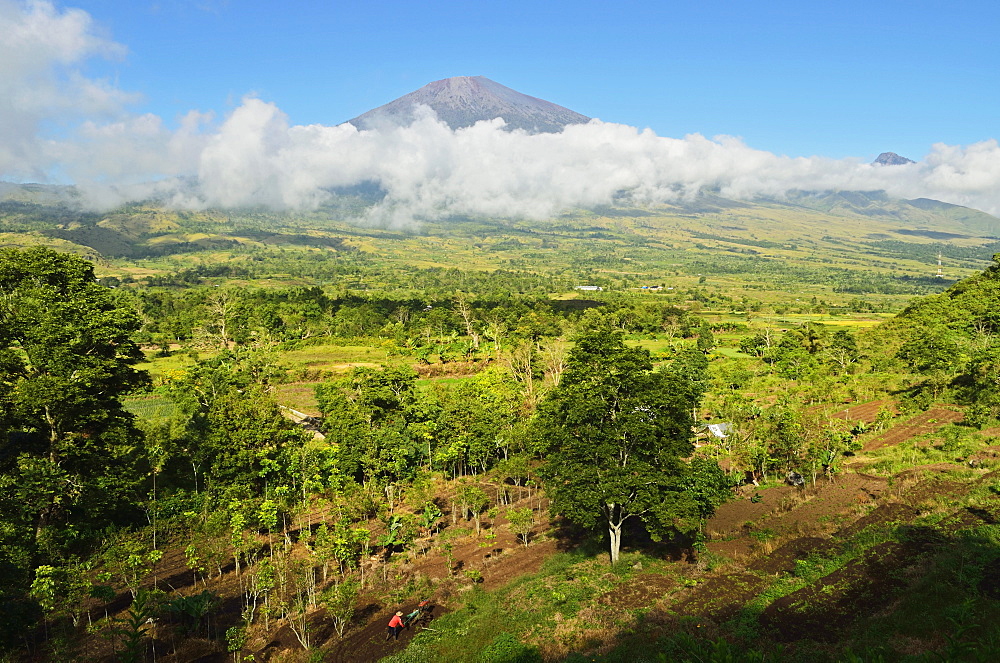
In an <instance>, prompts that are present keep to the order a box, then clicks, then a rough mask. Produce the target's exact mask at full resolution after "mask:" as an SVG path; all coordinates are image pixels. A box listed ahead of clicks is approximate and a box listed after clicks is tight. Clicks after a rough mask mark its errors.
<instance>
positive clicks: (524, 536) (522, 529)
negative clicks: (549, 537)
mask: <svg viewBox="0 0 1000 663" xmlns="http://www.w3.org/2000/svg"><path fill="white" fill-rule="evenodd" d="M504 515H506V516H507V520H508V521H509V522H510V529H511V531H512V532H514V534H516V535H517V536H518V538H519V539H521V543H523V544H524V545H525V546H527V545H528V537H529V536H530V535H531V530H532V528H533V527H534V526H535V511H534V510H533V509H532V508H530V507H524V508H523V509H507V512H506V514H504Z"/></svg>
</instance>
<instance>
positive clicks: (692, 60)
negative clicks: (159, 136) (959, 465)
mask: <svg viewBox="0 0 1000 663" xmlns="http://www.w3.org/2000/svg"><path fill="white" fill-rule="evenodd" d="M57 6H58V7H79V8H82V9H84V10H85V11H87V12H88V13H89V14H90V15H91V16H92V17H93V19H94V20H95V22H96V23H97V25H98V27H99V28H101V29H103V30H105V31H106V35H107V36H108V37H109V38H110V39H112V40H114V41H116V42H118V43H120V44H123V45H125V46H126V47H127V49H128V52H127V54H125V55H124V57H122V58H121V59H118V60H117V61H114V62H110V63H109V62H105V61H101V60H94V61H91V62H90V63H89V64H88V71H89V72H93V74H94V75H102V76H109V77H112V79H113V80H114V81H116V83H117V85H118V86H119V87H120V88H122V89H123V90H126V91H131V92H140V93H141V94H142V95H143V101H142V102H141V103H140V104H138V105H136V106H134V109H135V110H136V111H150V112H153V113H156V114H158V115H160V116H162V117H163V118H165V119H166V120H167V121H168V122H170V121H173V119H174V118H175V117H177V116H178V115H180V114H182V113H184V112H187V111H189V110H192V109H198V110H202V111H207V110H214V111H216V112H217V113H219V114H224V113H226V112H227V110H231V109H232V108H233V107H235V106H236V105H238V103H239V100H240V99H241V98H242V97H243V96H245V95H247V94H253V95H256V96H258V97H259V98H261V99H262V100H265V101H269V102H273V103H274V104H275V105H277V106H278V107H279V108H280V109H281V110H282V111H284V112H285V113H287V114H288V116H289V118H290V120H291V122H292V123H293V124H311V123H320V124H335V123H337V122H340V121H343V120H346V119H349V118H351V117H354V116H355V115H358V114H360V113H362V112H364V111H366V110H368V109H370V108H373V107H375V106H378V105H381V104H383V103H386V102H388V101H391V100H392V99H395V98H397V97H399V96H402V95H403V94H405V93H407V92H410V91H412V90H414V89H416V88H418V87H420V86H422V85H424V84H426V83H428V82H430V81H433V80H437V79H440V78H446V77H449V76H456V75H483V76H486V77H488V78H492V79H493V80H495V81H497V82H499V83H502V84H504V85H507V86H508V87H512V88H514V89H516V90H518V91H521V92H524V93H526V94H531V95H533V96H538V97H542V98H544V99H547V100H549V101H553V102H555V103H558V104H561V105H563V106H567V107H569V108H571V109H573V110H576V111H578V112H581V113H584V114H586V115H590V116H593V117H599V118H601V119H603V120H605V121H609V122H619V123H624V124H629V125H632V126H636V127H639V128H644V127H650V128H651V129H653V130H654V131H655V132H656V133H657V134H659V135H661V136H673V137H681V136H684V135H685V134H689V133H701V134H703V135H705V136H709V137H711V136H715V135H718V134H727V135H734V136H740V137H742V138H743V139H744V140H745V142H746V143H747V144H748V145H749V146H751V147H754V148H757V149H762V150H768V151H771V152H775V153H777V154H779V155H789V156H811V155H821V156H828V157H833V158H840V157H846V156H854V157H859V158H864V159H870V158H872V157H874V156H875V155H877V154H878V153H879V152H881V151H883V150H893V151H896V152H899V153H900V154H904V155H907V156H910V157H911V158H914V159H919V158H921V157H922V156H923V155H925V154H926V153H927V152H928V150H929V149H930V146H931V145H932V144H933V143H936V142H945V143H949V144H963V145H964V144H969V143H974V142H977V141H982V140H984V139H988V138H994V137H996V136H997V134H998V131H997V124H998V116H1000V98H998V96H1000V92H998V90H1000V85H998V83H1000V80H998V77H1000V76H998V73H1000V39H998V38H997V37H996V33H997V31H998V29H1000V3H997V2H995V1H994V2H969V1H962V0H958V1H954V0H953V1H952V2H937V1H933V2H928V1H926V0H909V1H907V2H897V1H884V0H874V1H869V2H855V1H851V2H838V3H816V2H803V1H801V0H799V1H797V2H785V1H772V2H762V1H756V0H748V1H742V2H741V1H737V0H732V1H729V2H718V1H706V2H697V3H695V2H690V0H687V1H684V2H676V1H670V2H660V3H652V2H619V3H609V2H606V1H602V2H591V1H580V0H578V1H575V2H523V1H521V0H514V1H508V2H504V3H482V2H428V3H416V2H412V1H411V2H385V1H381V2H380V1H378V0H374V1H372V2H354V1H350V2H337V1H331V2H321V1H316V2H306V1H301V0H289V1H286V2H281V3H278V2H268V1H260V0H190V1H189V0H157V1H155V2H154V1H148V0H130V1H122V0H80V1H78V2H72V3H62V4H59V5H57Z"/></svg>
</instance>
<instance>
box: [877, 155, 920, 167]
mask: <svg viewBox="0 0 1000 663" xmlns="http://www.w3.org/2000/svg"><path fill="white" fill-rule="evenodd" d="M908 163H916V161H914V160H913V159H907V158H906V157H901V156H899V155H898V154H896V153H895V152H883V153H882V154H880V155H878V156H877V157H875V161H872V164H877V165H879V166H905V165H906V164H908Z"/></svg>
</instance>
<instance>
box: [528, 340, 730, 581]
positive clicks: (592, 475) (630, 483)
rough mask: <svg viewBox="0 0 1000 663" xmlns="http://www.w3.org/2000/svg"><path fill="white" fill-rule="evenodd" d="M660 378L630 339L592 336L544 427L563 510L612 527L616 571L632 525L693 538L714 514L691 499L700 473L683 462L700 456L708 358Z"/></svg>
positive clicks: (677, 364) (543, 414) (554, 493)
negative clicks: (696, 416) (700, 409)
mask: <svg viewBox="0 0 1000 663" xmlns="http://www.w3.org/2000/svg"><path fill="white" fill-rule="evenodd" d="M652 368H653V366H652V362H651V360H650V357H649V353H648V352H647V351H645V350H643V349H637V348H630V347H628V346H626V345H625V343H624V341H623V339H622V337H621V335H620V334H616V333H614V332H611V331H610V330H601V331H597V332H590V333H586V334H583V335H581V336H579V337H577V338H576V346H575V347H574V349H573V351H572V352H571V353H570V355H569V358H568V362H567V368H566V371H565V372H564V373H563V376H562V379H561V381H560V383H559V385H558V386H557V387H556V388H555V389H553V390H552V392H551V393H550V394H549V395H548V397H547V398H546V399H545V400H544V401H543V402H542V403H541V404H540V405H539V408H538V415H537V417H536V419H535V422H534V425H535V429H534V439H535V440H536V441H537V442H536V444H537V445H538V449H539V452H540V453H541V455H542V457H543V458H544V459H545V465H544V466H543V469H542V476H543V478H544V479H545V481H546V485H547V486H548V491H549V494H550V495H551V497H552V508H553V510H554V511H555V512H557V513H560V514H562V515H564V516H566V517H567V518H569V519H570V520H572V521H574V522H577V523H579V524H580V525H583V526H585V527H597V526H599V525H606V526H607V527H608V528H609V531H610V534H611V559H612V562H616V561H617V559H618V552H619V546H620V533H621V526H622V523H623V522H624V521H625V520H626V519H628V518H630V517H640V518H642V520H643V521H644V522H645V523H646V526H647V527H648V528H649V529H650V531H651V533H652V534H653V536H657V537H659V536H663V535H668V534H671V533H683V534H690V533H693V532H694V531H696V530H697V529H698V526H699V525H700V519H699V514H700V513H704V512H706V511H710V510H711V507H710V506H708V505H707V504H706V505H702V504H700V503H699V501H698V500H699V497H700V496H692V495H690V494H689V493H688V492H687V490H686V485H685V484H686V480H687V478H688V477H689V476H690V467H689V466H688V465H687V464H686V463H684V462H683V461H682V460H681V459H682V458H684V457H686V456H688V455H690V453H691V451H692V448H693V447H692V443H691V424H692V419H691V414H690V413H691V410H692V408H693V407H694V406H695V405H696V404H697V402H698V400H699V399H700V396H701V393H702V390H703V388H704V386H703V384H704V381H703V371H704V358H703V356H701V355H700V353H695V354H686V355H679V356H678V358H677V359H676V360H675V361H674V363H673V364H672V365H671V366H669V367H667V368H666V369H664V370H660V371H656V372H654V371H653V370H652ZM706 468H707V466H705V467H704V468H703V469H705V470H706V471H707V469H706ZM708 492H709V493H711V492H713V491H708ZM703 507H704V508H703Z"/></svg>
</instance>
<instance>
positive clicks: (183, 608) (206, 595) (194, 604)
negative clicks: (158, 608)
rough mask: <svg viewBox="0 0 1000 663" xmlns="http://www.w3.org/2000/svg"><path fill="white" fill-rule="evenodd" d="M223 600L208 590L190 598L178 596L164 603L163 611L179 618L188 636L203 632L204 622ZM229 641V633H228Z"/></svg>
mask: <svg viewBox="0 0 1000 663" xmlns="http://www.w3.org/2000/svg"><path fill="white" fill-rule="evenodd" d="M221 603H222V601H221V598H220V597H219V596H218V595H216V594H213V593H212V592H210V591H208V590H204V591H202V592H201V593H199V594H192V595H190V596H178V597H175V598H173V599H170V600H168V601H165V602H164V603H163V606H162V609H163V610H165V611H166V612H168V613H169V614H171V615H174V616H176V617H178V618H179V619H180V621H181V624H182V626H183V628H184V631H185V633H186V634H187V635H188V636H194V635H197V634H198V633H200V632H201V627H202V623H203V620H204V619H205V617H207V616H208V615H209V614H210V613H212V612H213V611H214V610H216V609H218V607H219V606H220V605H221ZM226 637H227V639H228V637H229V633H228V632H227V633H226Z"/></svg>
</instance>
